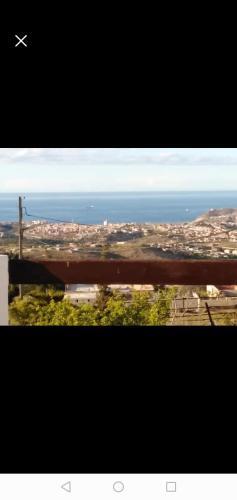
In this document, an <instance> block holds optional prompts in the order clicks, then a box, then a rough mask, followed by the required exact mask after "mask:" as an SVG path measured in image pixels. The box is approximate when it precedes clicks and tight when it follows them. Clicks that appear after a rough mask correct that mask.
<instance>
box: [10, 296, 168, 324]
mask: <svg viewBox="0 0 237 500" xmlns="http://www.w3.org/2000/svg"><path fill="white" fill-rule="evenodd" d="M174 294H175V289H173V288H172V289H168V290H160V291H158V292H156V293H155V294H150V293H149V292H133V293H132V296H131V301H130V302H129V303H127V302H126V300H125V297H124V296H123V295H122V294H121V293H119V292H113V293H112V295H110V296H108V297H106V299H105V298H104V296H103V300H102V301H101V300H97V302H96V304H95V305H92V304H81V305H73V304H71V303H70V302H69V301H67V300H62V296H63V294H61V293H60V292H55V291H48V292H47V293H44V294H42V293H41V294H40V293H34V294H31V295H27V296H25V297H23V299H19V297H17V298H15V299H14V300H13V301H12V303H11V304H10V323H11V324H12V325H23V326H27V325H28V326H48V325H55V326H134V325H135V326H145V325H148V326H155V325H165V324H167V321H168V320H169V315H170V306H171V303H172V299H173V297H174Z"/></svg>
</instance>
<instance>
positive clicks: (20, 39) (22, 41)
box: [15, 35, 27, 47]
mask: <svg viewBox="0 0 237 500" xmlns="http://www.w3.org/2000/svg"><path fill="white" fill-rule="evenodd" d="M15 37H16V38H17V39H18V40H19V41H18V42H17V43H16V44H15V47H18V45H20V43H22V45H24V46H25V47H27V44H26V43H25V42H24V40H25V38H26V37H27V35H24V36H23V38H20V37H19V36H18V35H15Z"/></svg>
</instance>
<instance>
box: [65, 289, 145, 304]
mask: <svg viewBox="0 0 237 500" xmlns="http://www.w3.org/2000/svg"><path fill="white" fill-rule="evenodd" d="M108 290H109V291H110V292H113V291H119V292H121V293H123V294H124V295H127V294H130V293H131V292H132V291H133V290H136V291H139V292H148V291H149V292H152V291H154V287H153V285H130V284H128V285H123V284H119V285H108ZM98 291H99V287H98V285H84V284H79V285H66V287H65V294H64V299H65V300H66V299H68V300H70V302H72V303H75V304H81V303H92V302H95V300H96V296H97V293H98Z"/></svg>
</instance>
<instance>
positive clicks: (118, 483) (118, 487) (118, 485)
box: [113, 481, 124, 493]
mask: <svg viewBox="0 0 237 500" xmlns="http://www.w3.org/2000/svg"><path fill="white" fill-rule="evenodd" d="M113 489H114V491H116V493H121V492H122V491H123V490H124V484H123V483H122V482H121V481H116V483H114V485H113Z"/></svg>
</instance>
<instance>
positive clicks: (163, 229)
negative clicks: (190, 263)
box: [0, 209, 237, 259]
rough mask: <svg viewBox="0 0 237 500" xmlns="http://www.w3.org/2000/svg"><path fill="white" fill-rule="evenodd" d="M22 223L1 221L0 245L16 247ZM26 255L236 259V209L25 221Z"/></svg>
mask: <svg viewBox="0 0 237 500" xmlns="http://www.w3.org/2000/svg"><path fill="white" fill-rule="evenodd" d="M17 232H18V225H17V223H7V222H6V223H0V249H1V251H2V252H4V251H5V252H6V251H8V250H10V251H11V252H13V253H14V252H17ZM23 248H24V256H25V258H30V257H34V256H37V257H38V256H39V255H41V256H42V257H45V256H46V257H48V256H49V255H48V254H50V256H51V257H54V258H61V256H62V254H64V255H63V257H65V254H67V256H68V257H70V256H72V257H73V258H74V259H77V258H83V256H85V257H86V258H88V257H91V258H93V255H94V256H95V257H96V258H100V257H103V258H105V257H106V258H117V259H118V258H202V259H203V258H204V259H205V258H236V257H237V209H219V210H214V209H211V210H209V212H208V213H207V214H204V215H202V216H200V217H198V218H197V219H195V220H194V221H192V222H185V223H177V224H175V223H172V224H168V223H166V224H159V223H157V224H149V223H145V224H137V223H135V222H134V223H126V224H124V223H117V224H113V223H110V222H108V221H107V220H105V221H103V222H102V224H94V225H82V224H80V223H49V222H47V221H39V220H35V221H31V222H29V223H27V224H26V223H25V224H24V247H23Z"/></svg>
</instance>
